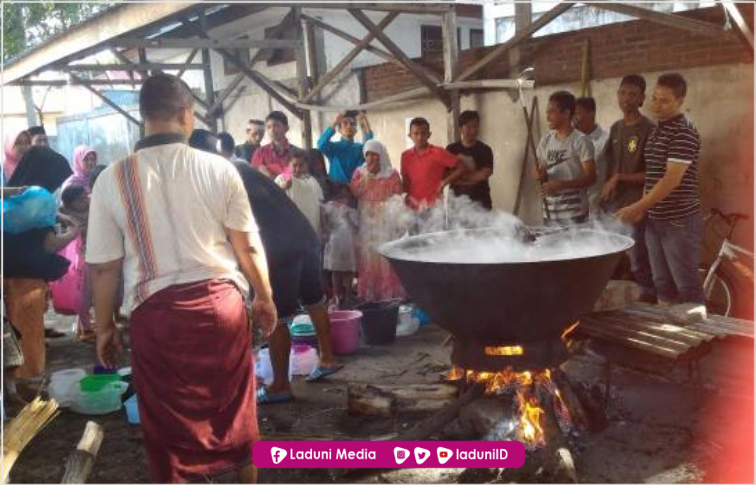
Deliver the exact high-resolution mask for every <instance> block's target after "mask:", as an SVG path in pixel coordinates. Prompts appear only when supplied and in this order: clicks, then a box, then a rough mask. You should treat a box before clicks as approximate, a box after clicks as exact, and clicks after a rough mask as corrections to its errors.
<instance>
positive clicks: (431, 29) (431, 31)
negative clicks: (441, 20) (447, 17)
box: [420, 25, 444, 57]
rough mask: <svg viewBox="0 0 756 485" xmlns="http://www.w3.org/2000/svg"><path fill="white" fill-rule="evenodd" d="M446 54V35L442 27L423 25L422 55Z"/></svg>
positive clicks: (421, 32)
mask: <svg viewBox="0 0 756 485" xmlns="http://www.w3.org/2000/svg"><path fill="white" fill-rule="evenodd" d="M439 52H444V34H443V31H442V29H441V27H438V26H436V25H423V26H421V27H420V55H421V56H423V57H425V56H426V55H427V54H435V53H439Z"/></svg>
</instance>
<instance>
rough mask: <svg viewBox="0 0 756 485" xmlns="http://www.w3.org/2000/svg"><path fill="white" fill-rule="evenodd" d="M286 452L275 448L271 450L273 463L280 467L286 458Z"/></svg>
mask: <svg viewBox="0 0 756 485" xmlns="http://www.w3.org/2000/svg"><path fill="white" fill-rule="evenodd" d="M286 454H287V453H286V450H284V449H282V448H278V447H276V446H274V447H273V448H271V449H270V457H271V458H273V463H275V464H276V465H278V464H279V463H281V462H282V461H283V459H284V458H286Z"/></svg>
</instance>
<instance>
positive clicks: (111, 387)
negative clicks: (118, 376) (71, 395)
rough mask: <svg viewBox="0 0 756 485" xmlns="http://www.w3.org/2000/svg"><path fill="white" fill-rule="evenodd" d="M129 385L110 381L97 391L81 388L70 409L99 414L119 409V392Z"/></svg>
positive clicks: (124, 390)
mask: <svg viewBox="0 0 756 485" xmlns="http://www.w3.org/2000/svg"><path fill="white" fill-rule="evenodd" d="M128 387H129V385H128V384H126V383H125V382H118V381H116V382H110V383H107V384H105V385H104V386H103V387H102V388H101V389H99V390H97V391H84V390H81V391H79V393H78V396H77V397H76V402H75V403H74V404H73V406H71V410H72V411H74V412H77V413H79V414H89V415H100V414H108V413H112V412H114V411H118V410H119V409H121V406H122V405H123V404H122V403H121V394H123V393H124V392H126V389H127V388H128Z"/></svg>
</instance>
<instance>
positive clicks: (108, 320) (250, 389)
mask: <svg viewBox="0 0 756 485" xmlns="http://www.w3.org/2000/svg"><path fill="white" fill-rule="evenodd" d="M139 107H140V113H141V115H142V119H143V120H144V124H145V138H143V139H142V140H140V141H139V143H137V145H136V149H135V153H134V154H132V155H131V156H129V157H128V158H127V159H126V160H123V161H120V162H117V163H115V164H113V166H111V167H109V168H108V169H106V170H105V171H104V172H103V173H102V174H101V175H100V177H99V178H98V182H97V184H96V186H95V187H94V191H93V194H92V202H91V209H90V215H89V233H88V244H87V262H88V263H89V264H91V265H92V278H93V284H92V286H93V290H94V306H95V318H96V328H97V354H98V358H99V360H100V362H101V363H102V364H103V365H106V366H115V364H116V363H117V362H118V358H119V356H120V354H121V353H122V350H123V346H122V343H121V339H120V336H119V334H118V329H117V328H116V326H115V323H114V322H113V314H114V310H115V305H114V303H115V299H116V288H117V285H118V282H119V275H120V274H121V272H123V276H124V287H125V301H124V304H125V307H126V309H127V311H128V312H129V313H130V314H131V321H130V343H131V359H132V368H133V376H134V381H133V384H134V387H135V389H136V393H137V395H138V396H139V411H140V417H141V421H142V423H141V424H142V432H143V435H144V445H145V451H146V455H147V459H148V463H149V469H150V470H149V471H150V478H151V480H152V481H153V482H155V483H164V482H179V481H198V480H201V479H203V477H205V476H210V475H213V474H217V473H221V472H225V471H228V470H230V469H237V470H239V473H240V481H242V482H248V483H249V482H252V481H254V480H255V479H256V473H255V468H254V466H253V465H252V446H253V444H254V443H255V442H256V441H257V440H258V439H259V434H258V430H257V419H256V408H255V389H254V375H253V372H252V356H251V333H250V329H249V324H248V320H247V311H246V308H245V304H244V300H245V296H246V294H247V293H248V291H249V287H250V286H251V289H252V291H253V293H254V299H253V300H252V304H251V315H252V317H253V322H254V324H255V325H260V326H261V329H262V333H263V334H264V335H266V334H269V333H270V332H271V331H272V329H273V328H274V325H275V322H276V310H275V306H274V305H273V301H272V294H271V289H270V282H269V281H268V270H267V263H266V259H265V252H264V250H263V246H262V244H261V242H260V237H259V234H258V230H257V224H256V222H255V220H254V217H253V216H252V212H251V209H250V206H249V202H248V199H247V194H246V191H245V189H244V186H243V184H242V181H241V178H240V177H239V174H238V173H237V171H236V170H235V168H234V167H233V165H231V164H229V163H221V162H220V161H219V160H221V161H222V159H220V157H218V156H216V155H211V154H207V153H204V152H201V151H199V150H195V149H193V148H190V147H189V146H187V145H186V140H187V138H188V137H189V135H190V134H191V132H192V129H193V128H194V109H193V98H192V94H191V92H190V91H189V88H188V87H187V86H186V84H185V83H184V82H183V81H181V80H180V79H179V78H177V77H175V76H171V75H168V74H158V75H156V76H152V77H150V78H149V79H147V80H146V81H145V83H144V84H143V86H142V90H141V92H140V95H139Z"/></svg>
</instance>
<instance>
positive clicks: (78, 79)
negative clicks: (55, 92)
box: [71, 74, 142, 127]
mask: <svg viewBox="0 0 756 485" xmlns="http://www.w3.org/2000/svg"><path fill="white" fill-rule="evenodd" d="M71 78H72V79H75V80H76V81H77V82H78V84H81V85H82V86H84V87H85V88H87V89H88V90H89V91H90V92H91V93H92V94H94V95H95V96H97V97H98V98H100V99H101V100H102V102H103V103H105V104H107V105H108V106H110V107H111V108H113V109H114V110H116V111H117V112H119V113H120V114H122V115H123V116H125V117H126V119H127V120H129V121H131V122H132V123H134V124H135V125H137V126H140V127H141V126H142V123H141V122H140V121H139V120H137V119H136V118H134V117H133V116H131V114H130V113H128V112H127V111H126V110H124V109H123V108H121V107H120V106H118V105H117V104H115V103H114V102H113V101H111V100H110V99H108V97H107V96H105V95H104V94H102V93H100V92H99V91H98V90H96V89H95V88H93V87H92V86H90V85H89V84H87V83H86V82H85V81H84V80H83V79H80V78H77V77H76V76H74V75H73V74H71Z"/></svg>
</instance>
